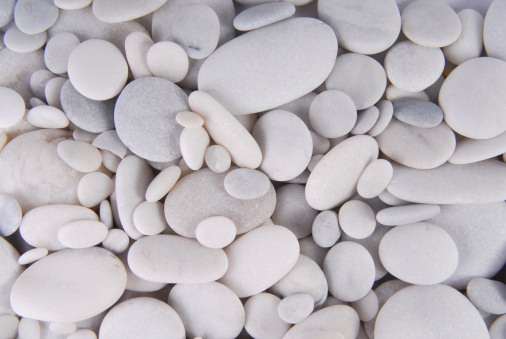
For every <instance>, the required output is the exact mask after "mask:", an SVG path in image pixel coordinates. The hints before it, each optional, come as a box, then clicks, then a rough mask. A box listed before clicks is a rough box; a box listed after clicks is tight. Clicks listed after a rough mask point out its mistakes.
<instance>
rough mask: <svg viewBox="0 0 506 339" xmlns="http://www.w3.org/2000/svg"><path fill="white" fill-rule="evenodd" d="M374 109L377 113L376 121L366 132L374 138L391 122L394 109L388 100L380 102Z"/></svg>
mask: <svg viewBox="0 0 506 339" xmlns="http://www.w3.org/2000/svg"><path fill="white" fill-rule="evenodd" d="M376 107H377V108H378V111H379V117H378V121H376V123H375V124H374V126H373V127H372V128H371V129H370V130H369V131H368V132H367V134H369V135H370V136H371V137H375V136H377V135H378V134H380V133H381V132H383V131H384V130H385V128H387V126H388V124H389V123H390V121H391V120H392V116H393V114H394V108H393V105H392V103H391V102H390V101H389V100H380V101H379V102H378V103H377V104H376Z"/></svg>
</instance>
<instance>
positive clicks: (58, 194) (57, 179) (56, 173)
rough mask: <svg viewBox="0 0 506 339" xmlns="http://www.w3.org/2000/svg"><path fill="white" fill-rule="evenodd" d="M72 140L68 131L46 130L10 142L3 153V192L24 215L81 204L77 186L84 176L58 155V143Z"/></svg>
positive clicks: (0, 188)
mask: <svg viewBox="0 0 506 339" xmlns="http://www.w3.org/2000/svg"><path fill="white" fill-rule="evenodd" d="M70 137H71V133H70V132H68V131H63V130H49V129H43V130H38V131H33V132H28V133H24V134H22V135H20V136H19V137H16V138H15V139H13V140H11V141H10V142H9V143H8V144H7V145H6V146H5V147H4V148H3V150H2V152H1V153H0V173H2V175H1V176H0V192H3V193H6V194H9V195H11V196H12V197H13V198H15V199H16V200H17V201H18V202H19V204H20V205H21V209H22V210H23V212H24V213H26V212H28V211H30V210H31V209H33V208H34V207H38V206H44V205H48V204H77V203H79V201H78V199H77V184H78V182H79V180H80V179H81V177H82V176H83V175H84V173H81V172H78V171H76V170H74V169H72V168H71V167H69V166H68V165H67V164H66V163H64V162H63V161H62V160H60V158H59V157H58V153H57V152H56V147H57V145H58V143H59V142H60V141H62V140H65V139H68V138H70ZM42 154H43V155H44V156H41V155H42ZM34 159H37V161H34ZM41 182H43V183H45V185H40V183H41Z"/></svg>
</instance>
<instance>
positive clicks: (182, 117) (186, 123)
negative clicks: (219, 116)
mask: <svg viewBox="0 0 506 339" xmlns="http://www.w3.org/2000/svg"><path fill="white" fill-rule="evenodd" d="M176 121H177V123H178V124H180V125H181V126H183V127H185V128H199V127H202V125H204V119H203V118H202V117H201V116H200V115H198V114H197V113H193V112H190V111H183V112H179V113H178V114H177V115H176Z"/></svg>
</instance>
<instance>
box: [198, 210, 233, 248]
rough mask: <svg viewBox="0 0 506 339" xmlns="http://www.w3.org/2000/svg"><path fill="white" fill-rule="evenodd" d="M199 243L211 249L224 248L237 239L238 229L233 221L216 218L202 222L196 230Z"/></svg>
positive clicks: (220, 217)
mask: <svg viewBox="0 0 506 339" xmlns="http://www.w3.org/2000/svg"><path fill="white" fill-rule="evenodd" d="M195 235H196V237H197V240H198V242H199V243H200V244H201V245H202V246H205V247H209V248H223V247H226V246H228V245H230V243H232V241H234V239H235V235H236V229H235V225H234V223H233V222H232V220H230V219H228V218H226V217H222V216H214V217H209V218H207V219H204V220H202V221H201V222H200V223H199V224H198V226H197V229H196V230H195Z"/></svg>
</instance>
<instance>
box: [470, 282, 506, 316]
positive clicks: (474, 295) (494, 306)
mask: <svg viewBox="0 0 506 339" xmlns="http://www.w3.org/2000/svg"><path fill="white" fill-rule="evenodd" d="M466 292H467V297H468V298H469V300H470V301H471V302H472V303H473V304H474V306H476V308H477V309H479V310H482V311H485V312H488V313H492V314H504V313H506V284H504V283H503V282H500V281H496V280H491V279H485V278H475V279H473V280H471V281H470V282H469V284H467V289H466Z"/></svg>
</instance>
